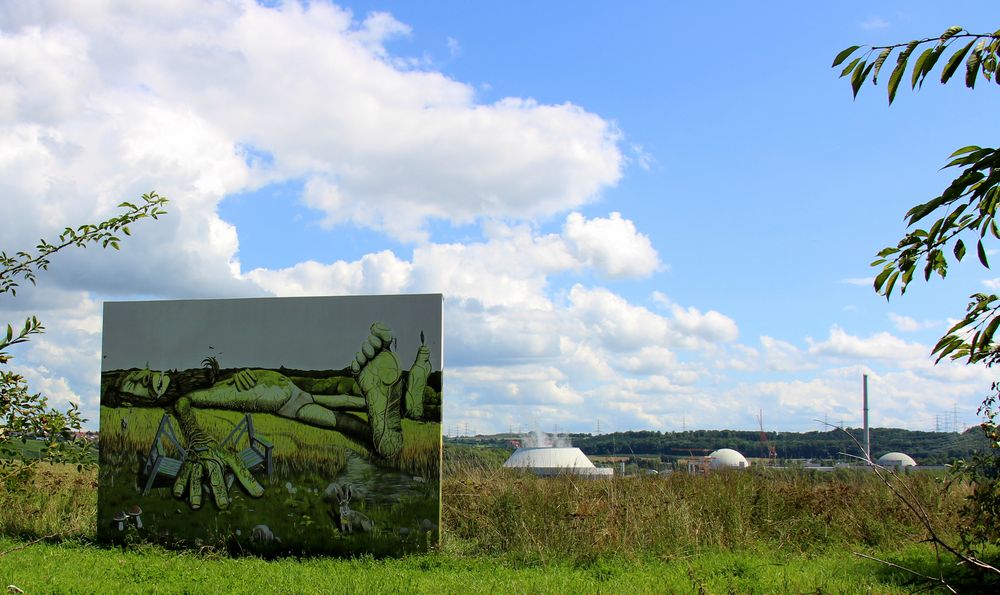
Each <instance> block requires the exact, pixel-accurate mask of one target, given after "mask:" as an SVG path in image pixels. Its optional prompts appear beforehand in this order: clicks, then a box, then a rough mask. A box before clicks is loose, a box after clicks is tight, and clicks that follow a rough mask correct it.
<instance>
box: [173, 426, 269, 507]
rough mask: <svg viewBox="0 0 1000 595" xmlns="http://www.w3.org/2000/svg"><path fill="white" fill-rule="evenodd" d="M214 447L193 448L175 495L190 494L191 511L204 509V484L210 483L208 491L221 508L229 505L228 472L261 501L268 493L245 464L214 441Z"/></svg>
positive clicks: (175, 485) (178, 480)
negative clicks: (202, 505)
mask: <svg viewBox="0 0 1000 595" xmlns="http://www.w3.org/2000/svg"><path fill="white" fill-rule="evenodd" d="M210 442H211V444H208V445H205V446H200V447H196V448H191V449H189V450H188V456H187V459H186V460H185V461H184V464H183V465H181V471H180V473H178V474H177V479H176V480H175V481H174V496H175V497H177V498H183V497H184V494H185V492H186V493H187V497H188V502H189V503H190V504H191V508H194V509H196V510H197V509H198V508H201V501H202V481H203V480H204V481H207V483H208V489H209V491H211V492H212V496H213V497H214V498H215V504H216V505H217V506H218V507H219V508H220V509H225V508H227V507H228V506H229V491H228V490H227V489H226V471H232V473H233V475H234V476H235V477H236V479H238V480H239V482H240V484H241V485H242V486H243V488H244V489H246V491H247V493H249V494H250V495H251V496H253V497H255V498H257V497H260V496H261V495H263V494H264V487H263V486H261V485H260V483H259V482H258V481H257V480H256V479H254V476H253V475H252V474H251V473H250V472H249V471H248V470H247V468H246V466H245V465H244V464H243V461H241V460H240V459H239V457H237V456H236V455H235V454H233V453H231V452H229V451H226V450H222V449H221V448H219V447H218V445H217V444H214V442H215V441H214V440H212V441H210Z"/></svg>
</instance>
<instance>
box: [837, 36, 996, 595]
mask: <svg viewBox="0 0 1000 595" xmlns="http://www.w3.org/2000/svg"><path fill="white" fill-rule="evenodd" d="M966 39H968V40H969V41H968V42H967V43H965V41H964V40H966ZM959 40H961V41H959ZM955 44H959V47H958V48H957V49H955V48H953V47H952V46H953V45H955ZM922 45H926V46H927V47H925V48H924V50H923V52H922V53H921V54H920V55H919V57H918V58H917V59H916V60H915V61H914V63H913V66H912V68H911V69H910V87H911V88H912V89H918V88H920V87H921V86H922V85H923V83H924V81H925V80H926V79H927V77H928V75H930V73H931V72H932V71H933V69H934V67H935V65H936V64H937V63H938V61H939V59H940V58H941V57H942V56H943V55H944V54H945V53H948V52H951V53H950V56H949V57H948V59H947V61H946V62H945V65H944V66H943V67H942V69H941V78H940V80H941V83H942V84H947V83H948V82H949V81H950V80H953V79H952V77H953V75H954V74H955V73H956V72H957V71H958V69H959V68H960V67H961V65H962V64H963V62H964V64H965V77H964V78H965V86H966V87H968V88H970V89H972V88H975V86H976V81H977V80H979V79H980V78H983V79H985V80H986V81H987V82H990V81H992V82H994V83H996V84H998V85H1000V61H998V55H1000V30H998V31H996V32H994V33H988V34H976V33H970V32H968V31H966V30H965V29H964V28H962V27H958V26H956V27H949V28H948V29H946V30H945V31H944V33H942V34H941V35H940V36H939V37H936V38H935V37H931V38H926V39H916V40H913V41H909V42H907V43H900V44H894V45H889V46H870V47H867V46H866V47H867V49H866V50H865V51H864V52H863V53H862V54H860V55H858V56H856V57H855V58H854V59H853V60H852V61H851V62H850V63H848V64H847V66H846V67H844V69H843V70H842V71H841V73H840V76H841V77H845V76H850V80H851V90H852V91H853V93H854V96H855V97H857V95H858V92H859V91H860V90H861V87H862V86H863V85H864V83H865V81H866V80H867V79H868V76H869V74H871V75H872V78H871V82H872V84H873V85H875V84H877V83H878V74H879V71H880V70H881V68H882V66H883V65H884V64H885V62H886V61H887V60H888V59H889V57H890V56H891V55H892V54H893V52H897V51H898V53H897V54H896V66H895V68H894V69H893V71H892V74H891V75H890V76H889V83H888V85H887V86H888V95H889V104H890V105H891V104H892V102H893V99H895V97H896V90H897V88H898V87H899V84H900V81H901V80H902V78H903V75H904V74H905V72H906V70H907V68H908V67H909V59H910V57H911V55H912V54H913V53H914V51H915V50H916V49H917V48H918V47H920V46H922ZM860 49H862V46H851V47H849V48H847V49H845V50H843V51H841V52H840V53H839V54H837V56H836V58H834V60H833V67H834V68H836V67H838V66H840V64H842V63H843V62H844V61H845V60H847V59H848V58H849V57H851V56H854V55H855V53H856V52H858V50H860ZM869 60H871V61H870V62H869ZM950 159H951V160H950V161H949V162H948V163H947V164H946V165H945V166H944V168H945V169H947V168H951V167H959V168H961V173H960V174H959V175H958V177H956V178H955V179H954V180H953V181H952V182H951V183H950V184H949V185H948V187H947V188H945V190H944V191H943V192H942V193H941V194H940V195H939V196H936V197H934V198H932V199H931V200H929V201H927V202H924V203H922V204H918V205H916V206H915V207H913V208H912V209H910V210H909V211H908V212H907V213H906V216H905V218H904V219H905V221H906V225H907V228H908V229H910V231H908V232H907V233H906V235H904V236H903V238H902V239H901V240H900V241H899V242H898V243H897V244H896V246H890V247H887V248H884V249H883V250H881V251H880V252H879V253H878V258H877V259H876V260H875V261H874V262H872V263H871V264H872V266H874V267H878V266H881V267H882V270H881V271H880V272H879V273H878V275H876V277H875V283H874V286H875V291H876V292H877V293H878V294H879V295H883V296H885V298H886V299H889V298H890V297H891V296H892V293H893V291H894V290H895V289H897V288H898V290H899V294H900V295H902V294H903V293H905V292H906V288H907V287H908V286H909V284H910V282H911V281H912V279H913V276H914V274H915V273H916V271H917V270H918V268H919V267H921V266H922V268H923V277H924V280H925V281H929V280H930V278H931V276H932V275H934V274H937V275H938V276H939V277H942V278H944V277H945V276H946V275H947V274H948V264H949V261H950V260H951V259H952V258H954V261H955V262H960V261H961V260H962V259H963V258H964V257H965V255H966V252H967V250H968V249H967V241H968V245H969V246H972V245H973V244H974V245H975V250H976V256H977V258H978V259H979V263H980V264H981V265H982V266H983V267H986V268H989V266H990V263H989V260H988V258H987V254H988V251H987V247H986V242H990V241H993V240H996V239H1000V228H998V225H997V223H996V212H997V203H998V202H1000V150H998V149H993V148H989V147H979V146H975V145H970V146H967V147H963V148H961V149H958V150H957V151H955V152H954V153H952V154H951V156H950ZM927 223H930V224H929V225H927ZM918 225H922V226H921V227H917V226H918ZM998 329H1000V297H998V296H996V295H991V294H984V293H975V294H973V295H972V296H971V298H970V302H969V303H968V305H967V306H966V312H965V316H964V317H963V318H962V319H961V320H959V321H958V322H957V323H955V324H954V325H953V326H952V327H951V328H950V329H948V332H947V333H946V334H945V336H943V337H941V339H940V340H939V341H938V342H937V344H936V345H935V346H934V349H933V350H932V354H936V355H937V360H936V362H935V363H937V362H940V361H941V360H942V359H943V358H945V357H948V358H951V359H953V360H965V362H966V363H967V364H976V363H982V364H985V365H986V366H987V367H989V366H992V365H993V364H995V363H997V362H998V361H1000V343H998V342H996V341H994V337H995V336H996V332H997V330H998ZM998 388H1000V384H998V383H994V384H993V387H992V391H993V392H994V395H992V396H989V397H987V398H986V399H985V400H984V401H983V404H982V407H980V408H979V414H980V415H981V416H982V417H983V418H984V421H983V422H982V423H981V424H980V427H981V429H982V431H983V433H984V435H985V436H986V437H987V439H988V440H989V444H990V449H989V451H988V452H985V453H979V454H978V455H976V456H974V457H973V458H971V459H970V460H969V461H959V462H957V463H956V464H955V466H954V467H953V472H954V473H953V475H952V477H953V478H955V479H959V480H961V481H966V482H968V483H969V484H970V485H971V486H972V490H973V491H972V494H971V495H970V496H969V497H968V499H967V502H966V506H965V508H964V509H963V510H962V523H961V524H960V526H959V527H957V529H958V531H959V533H960V534H961V536H962V542H963V546H964V551H958V549H957V548H954V547H951V546H949V545H948V544H946V543H945V542H943V541H942V540H941V539H939V538H938V537H937V534H936V533H934V531H933V528H932V527H931V526H930V525H929V524H928V523H927V522H925V526H927V529H928V531H929V532H930V536H931V538H930V541H931V542H932V543H934V545H935V548H937V547H942V548H944V549H946V550H947V551H949V552H950V553H952V554H953V555H955V556H957V557H958V558H959V559H960V560H961V561H962V564H963V565H964V566H965V567H966V568H969V569H973V570H978V571H980V572H985V573H987V574H988V575H990V576H991V577H992V580H993V582H995V578H996V576H997V575H998V574H1000V570H998V569H997V568H996V566H994V565H991V564H989V563H987V562H985V561H983V560H982V552H986V551H990V550H989V548H990V547H993V548H995V546H996V545H998V544H1000V531H998V529H997V523H998V521H1000V432H998V429H997V423H996V421H997V419H998V415H1000V414H998V412H997V404H998V399H997V396H996V393H997V391H998ZM868 463H869V464H871V461H870V460H869V461H868ZM876 472H878V471H877V468H876ZM880 477H882V476H881V475H880ZM883 481H885V478H883ZM886 485H889V487H890V489H893V486H892V485H890V484H889V482H888V481H886ZM893 491H894V493H896V494H897V495H898V496H900V498H902V499H903V501H904V502H907V505H908V506H910V508H911V510H913V511H914V513H916V514H917V515H918V516H919V517H920V518H921V520H922V521H923V520H924V519H925V517H924V516H921V512H920V511H919V510H914V507H913V506H912V505H911V504H910V502H909V501H908V500H912V499H911V498H908V497H904V496H903V495H901V494H900V493H899V492H898V491H896V490H895V489H893ZM907 496H909V495H907ZM991 555H994V556H995V555H996V554H995V551H993V553H992V554H991ZM925 578H928V577H925ZM932 580H934V579H932ZM936 580H938V581H940V583H941V584H942V585H943V586H945V587H947V588H949V589H950V588H951V587H950V586H949V585H947V583H945V582H944V580H943V578H941V577H939V578H938V579H936ZM993 586H995V585H993Z"/></svg>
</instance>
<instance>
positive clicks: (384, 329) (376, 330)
mask: <svg viewBox="0 0 1000 595" xmlns="http://www.w3.org/2000/svg"><path fill="white" fill-rule="evenodd" d="M371 333H372V334H373V335H375V336H376V337H378V338H379V339H382V343H384V344H385V345H388V344H389V343H391V342H392V329H390V328H389V326H388V325H386V324H383V323H381V322H374V323H372V327H371Z"/></svg>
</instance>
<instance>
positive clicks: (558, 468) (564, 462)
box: [503, 446, 614, 476]
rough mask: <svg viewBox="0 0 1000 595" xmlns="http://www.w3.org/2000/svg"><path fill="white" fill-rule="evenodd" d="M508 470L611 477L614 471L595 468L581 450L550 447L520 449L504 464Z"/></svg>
mask: <svg viewBox="0 0 1000 595" xmlns="http://www.w3.org/2000/svg"><path fill="white" fill-rule="evenodd" d="M503 466H504V467H507V468H515V469H530V470H531V471H533V472H534V473H536V474H538V475H559V474H560V473H573V474H575V475H591V476H611V475H613V474H614V470H613V469H604V468H599V467H595V466H594V464H593V463H591V462H590V459H588V458H587V456H586V455H584V454H583V451H581V450H580V449H579V448H575V447H573V448H558V447H550V446H540V447H525V448H519V449H517V450H515V451H514V454H512V455H510V458H508V459H507V462H505V463H504V464H503Z"/></svg>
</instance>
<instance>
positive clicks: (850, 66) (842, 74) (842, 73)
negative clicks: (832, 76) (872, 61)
mask: <svg viewBox="0 0 1000 595" xmlns="http://www.w3.org/2000/svg"><path fill="white" fill-rule="evenodd" d="M860 61H861V56H858V57H857V58H855V59H853V60H851V63H850V64H848V65H847V67H845V68H844V69H843V70H841V71H840V78H844V77H845V76H847V74H848V73H849V72H851V71H852V70H854V67H855V66H857V65H858V62H860Z"/></svg>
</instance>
